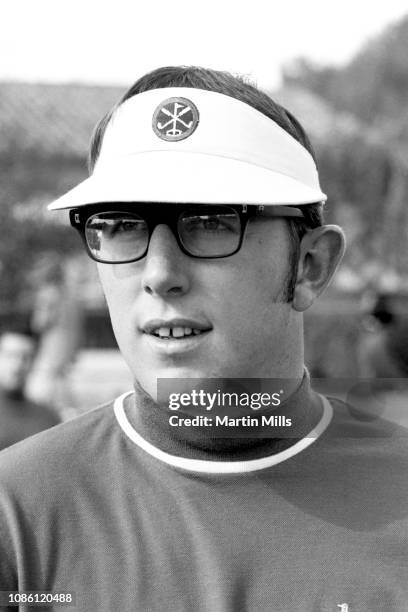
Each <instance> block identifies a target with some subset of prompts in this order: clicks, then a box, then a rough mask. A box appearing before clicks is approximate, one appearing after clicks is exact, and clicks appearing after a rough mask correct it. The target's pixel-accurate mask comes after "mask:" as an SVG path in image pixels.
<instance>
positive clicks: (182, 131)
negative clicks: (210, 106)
mask: <svg viewBox="0 0 408 612" xmlns="http://www.w3.org/2000/svg"><path fill="white" fill-rule="evenodd" d="M199 120H200V116H199V114H198V110H197V107H196V106H195V105H194V104H193V103H192V102H191V100H187V98H168V99H167V100H164V101H163V102H162V103H161V104H159V106H158V107H157V108H156V110H155V111H154V114H153V122H152V125H153V130H154V132H155V134H157V136H158V137H159V138H161V139H162V140H169V141H170V142H175V141H177V140H183V139H184V138H188V137H189V136H191V134H192V133H193V132H194V130H195V129H196V127H197V125H198V122H199Z"/></svg>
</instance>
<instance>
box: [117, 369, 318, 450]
mask: <svg viewBox="0 0 408 612" xmlns="http://www.w3.org/2000/svg"><path fill="white" fill-rule="evenodd" d="M124 410H125V413H126V417H127V419H128V421H129V423H130V424H131V426H132V427H133V428H134V429H135V430H136V432H138V434H139V435H140V436H142V437H143V438H144V439H145V440H146V441H147V442H149V443H150V444H152V445H154V446H155V447H156V448H158V449H160V450H162V451H164V452H166V453H169V454H171V455H174V456H178V457H185V458H188V459H203V460H212V461H245V460H251V459H258V458H261V457H264V456H267V455H273V454H275V453H279V452H282V451H284V450H286V449H288V448H289V447H291V446H292V445H294V444H296V443H297V442H299V440H301V439H302V438H304V437H306V436H307V435H308V433H309V432H310V431H312V430H313V429H314V428H315V427H316V426H317V425H318V423H319V421H320V419H321V418H322V414H323V406H322V402H321V398H320V397H319V395H317V394H316V393H315V392H313V391H312V389H311V387H310V378H309V375H308V372H307V371H306V370H305V374H304V377H303V379H302V381H301V383H300V385H299V387H298V388H297V389H296V391H295V392H294V393H292V395H291V396H290V397H289V398H288V399H287V400H286V401H285V402H283V403H282V404H281V405H280V406H279V407H278V408H276V407H272V408H268V409H264V410H258V411H257V413H256V416H258V417H259V416H260V415H265V416H266V417H268V416H270V415H281V416H282V417H286V418H290V419H291V422H292V426H291V427H290V428H289V429H284V428H280V429H275V430H274V432H275V431H276V437H273V438H271V437H268V438H260V437H251V436H250V434H248V433H247V431H245V432H244V433H245V435H246V436H247V437H234V438H219V437H214V436H213V434H212V428H210V427H190V428H186V427H182V428H181V427H172V426H171V425H170V423H169V416H171V413H169V410H168V409H166V408H163V407H161V406H159V405H158V404H156V403H155V402H154V401H153V400H152V398H151V397H150V396H149V395H148V394H147V393H146V392H145V391H144V390H143V389H142V388H141V387H140V385H138V384H136V385H135V392H134V394H132V395H130V396H128V397H127V398H126V400H125V403H124Z"/></svg>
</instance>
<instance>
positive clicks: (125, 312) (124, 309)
mask: <svg viewBox="0 0 408 612" xmlns="http://www.w3.org/2000/svg"><path fill="white" fill-rule="evenodd" d="M120 267H125V266H109V265H103V264H98V274H99V279H100V282H101V285H102V289H103V292H104V294H105V298H106V302H107V304H108V309H109V314H110V317H111V321H112V325H113V328H114V332H115V335H116V336H118V335H122V333H125V332H126V331H127V328H128V327H129V326H130V316H129V315H130V313H131V310H132V305H133V304H134V300H135V295H134V293H135V290H136V289H135V287H136V286H135V282H134V279H133V281H132V278H131V277H130V276H129V278H128V279H126V278H118V269H119V268H120ZM119 274H120V270H119Z"/></svg>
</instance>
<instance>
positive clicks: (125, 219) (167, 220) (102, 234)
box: [70, 202, 303, 264]
mask: <svg viewBox="0 0 408 612" xmlns="http://www.w3.org/2000/svg"><path fill="white" fill-rule="evenodd" d="M258 215H259V216H264V217H291V218H294V219H296V218H303V213H302V211H301V210H300V209H299V208H296V207H294V206H254V205H248V206H247V205H235V204H234V205H218V204H211V205H208V204H153V203H149V204H144V203H142V204H139V203H131V204H129V203H117V202H115V203H114V204H113V203H112V202H110V203H107V204H95V205H87V206H84V207H82V208H75V209H72V210H71V211H70V221H71V225H72V226H73V227H74V228H76V229H77V230H78V231H79V233H80V234H81V236H82V239H83V241H84V243H85V246H86V249H87V251H88V253H89V255H90V257H91V258H92V259H94V260H95V261H98V262H100V263H110V264H120V263H131V262H134V261H138V260H139V259H142V258H143V257H145V255H146V253H147V250H148V248H149V242H150V238H151V235H152V233H153V230H154V229H155V227H156V226H157V225H159V224H165V225H168V226H169V227H170V229H171V230H172V232H173V234H174V236H175V238H176V240H177V243H178V245H179V247H180V249H181V250H182V251H183V253H185V254H187V255H189V256H190V257H197V258H200V259H218V258H222V257H230V256H231V255H234V254H235V253H237V252H238V251H239V249H240V248H241V245H242V241H243V239H244V234H245V229H246V226H247V224H248V221H249V219H251V218H253V217H255V216H258Z"/></svg>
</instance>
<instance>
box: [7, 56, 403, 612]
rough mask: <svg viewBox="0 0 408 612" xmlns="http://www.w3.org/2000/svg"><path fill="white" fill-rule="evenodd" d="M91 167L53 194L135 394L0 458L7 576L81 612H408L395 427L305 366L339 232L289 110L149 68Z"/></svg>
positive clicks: (214, 77) (201, 75) (107, 121)
mask: <svg viewBox="0 0 408 612" xmlns="http://www.w3.org/2000/svg"><path fill="white" fill-rule="evenodd" d="M90 161H91V169H92V170H93V174H92V175H91V177H90V178H89V179H87V180H86V181H85V182H84V183H82V184H81V185H79V186H78V187H76V188H75V189H73V190H72V191H71V192H69V193H68V194H66V195H65V196H63V197H62V198H61V199H59V200H57V201H56V202H55V203H54V204H53V205H52V207H51V208H53V209H59V208H68V209H71V210H70V218H71V223H72V225H73V226H74V227H76V228H77V229H78V230H79V232H80V234H81V236H82V238H83V240H84V242H85V246H86V249H87V251H88V253H89V254H90V256H91V257H92V258H94V259H95V260H96V261H97V266H98V270H99V274H100V278H101V282H102V285H103V289H104V291H105V295H106V299H107V302H108V306H109V310H110V315H111V319H112V323H113V327H114V331H115V334H116V338H117V340H118V343H119V347H120V349H121V352H122V354H123V355H124V357H125V359H126V361H127V363H128V365H129V367H130V369H131V371H132V373H133V375H134V379H135V389H134V392H129V393H128V394H125V395H124V396H122V397H120V398H118V399H117V400H116V401H115V403H114V406H113V407H112V406H111V405H108V406H105V407H102V408H99V409H97V410H94V411H92V412H89V413H88V414H86V415H84V416H82V417H80V418H78V419H74V420H73V421H71V422H69V423H66V424H64V425H63V426H61V427H60V428H59V429H58V430H57V431H55V433H54V432H53V433H50V434H46V433H45V434H40V435H39V436H38V437H37V438H36V439H34V440H31V441H29V442H28V443H26V444H25V445H24V446H21V447H20V448H19V449H16V450H15V451H9V452H8V453H7V454H3V456H0V482H1V483H2V492H1V498H0V499H1V505H2V509H1V514H0V516H1V519H0V521H1V522H0V532H1V534H2V535H1V538H0V547H2V551H0V584H1V585H2V589H3V590H12V589H14V590H17V589H19V590H20V591H28V590H30V589H31V590H34V589H35V590H37V591H40V590H48V591H53V592H54V593H55V592H59V593H61V592H62V593H66V592H74V593H75V596H76V603H75V605H76V609H78V610H87V611H89V610H121V611H127V610H157V611H159V610H160V611H161V610H172V611H178V612H180V611H181V610H183V611H192V610H194V611H195V610H197V611H204V610H205V611H209V610H211V611H212V612H213V611H225V610H231V611H235V610H256V611H260V610H262V611H263V610H274V611H279V612H281V611H288V612H294V611H309V610H310V611H313V612H315V611H317V610H339V609H341V610H343V611H345V610H350V611H354V610H359V611H360V610H367V611H368V610H369V611H370V612H373V611H374V610H378V611H380V610H381V611H382V612H383V611H384V610H387V611H392V610H404V609H406V601H407V598H408V590H407V571H406V568H407V565H406V552H407V550H406V548H407V541H408V540H407V519H406V515H407V503H406V502H407V497H408V494H407V490H408V489H407V486H406V484H407V474H408V471H407V467H408V466H407V457H406V452H405V451H406V437H405V438H402V437H401V435H400V436H398V435H396V433H399V432H398V431H396V428H395V430H394V428H393V427H394V426H391V425H389V424H388V425H383V424H382V423H381V422H374V423H371V422H370V423H369V424H367V423H362V422H361V421H357V420H355V421H354V420H353V419H352V418H351V417H350V415H349V413H348V411H347V407H345V406H344V405H342V404H340V403H339V402H336V401H331V402H329V401H328V400H327V399H326V398H323V397H321V396H319V395H317V394H316V393H314V392H313V391H312V389H311V388H310V382H309V378H308V375H307V372H306V373H305V371H304V363H303V329H302V313H303V312H304V311H305V310H306V309H307V308H309V307H310V306H311V305H312V303H313V301H314V299H315V298H316V297H317V296H318V295H319V294H320V293H321V292H322V291H323V290H324V288H325V287H326V286H327V284H328V283H329V281H330V279H331V277H332V275H333V273H334V271H335V269H336V266H337V264H338V262H339V261H340V258H341V256H342V253H343V246H344V239H343V234H342V232H341V230H340V229H339V228H338V227H336V226H329V225H323V222H322V210H321V209H322V202H324V201H325V199H326V196H325V195H324V193H322V191H321V189H320V185H319V181H318V175H317V171H316V166H315V162H314V160H313V152H312V149H311V145H310V143H309V141H308V139H307V137H306V135H305V134H304V132H303V129H302V128H301V127H300V125H299V123H298V122H297V121H296V120H295V119H294V118H293V117H292V116H291V115H290V113H288V112H287V111H285V110H284V109H283V108H282V107H280V106H279V105H277V104H276V103H275V102H274V101H273V100H271V99H270V98H269V97H268V96H267V95H266V94H264V93H262V92H260V91H259V90H257V89H256V88H255V87H253V86H251V85H248V84H247V83H245V82H243V81H241V80H240V79H237V78H235V77H232V76H231V75H228V74H226V73H222V72H217V71H212V70H205V69H200V68H183V67H181V68H162V69H159V70H156V71H154V72H152V73H150V74H148V75H146V76H145V77H142V78H141V79H140V80H139V81H137V82H136V83H135V84H134V85H133V87H131V88H130V90H129V91H128V92H127V93H126V94H125V96H124V98H123V99H122V100H121V102H120V103H119V104H118V105H117V106H116V107H115V109H113V111H112V112H110V113H109V114H108V115H107V117H105V118H104V119H103V120H102V121H101V123H100V124H99V126H98V128H97V130H96V132H95V135H94V138H93V143H92V147H91V160H90ZM168 379H170V380H174V381H176V382H177V383H178V384H179V389H181V392H178V393H173V392H172V393H170V394H168V397H167V400H170V401H168V402H167V404H166V393H165V392H163V387H161V386H160V385H161V384H162V383H163V380H164V381H165V382H164V383H163V384H164V391H166V389H167V390H168V387H166V384H167V383H166V380H168ZM191 380H193V382H192V383H191V382H189V381H191ZM214 381H215V382H214ZM217 381H218V382H219V388H218V387H217V384H218V382H217ZM230 381H233V382H234V381H235V382H236V387H234V389H235V391H234V393H236V395H235V396H234V397H233V401H232V406H231V409H230V410H229V414H228V415H227V421H225V420H224V415H221V414H218V413H216V409H217V410H218V409H219V411H220V413H221V412H223V410H224V406H223V405H222V401H221V400H220V398H222V400H223V399H224V397H227V396H228V397H230V398H231V397H232V396H233V393H230V394H229V395H228V394H227V393H225V394H224V391H225V390H226V389H228V388H229V387H228V384H229V382H230ZM248 381H249V382H248ZM251 381H252V383H251ZM214 384H215V386H216V392H215V394H214V393H212V394H211V393H210V392H209V391H208V387H209V388H210V389H211V388H214ZM257 385H259V389H261V388H262V389H264V388H268V389H270V388H272V389H274V393H272V394H270V398H271V402H270V404H269V405H267V406H264V405H263V406H262V407H260V405H259V402H258V400H259V399H260V396H261V395H262V397H263V395H265V396H266V397H268V394H267V393H265V394H259V393H258V394H256V393H255V392H254V389H255V391H256V390H259V389H257ZM239 388H241V389H243V390H244V392H243V393H237V392H236V389H239ZM248 388H249V389H250V392H251V393H245V390H247V389H248ZM205 389H207V390H205ZM193 392H195V393H196V396H193ZM201 392H202V394H201ZM163 393H164V395H163ZM206 393H208V395H206ZM197 394H198V397H199V398H200V401H201V404H200V403H199V405H198V406H197V405H195V406H194V411H192V412H189V408H188V407H185V406H186V405H187V404H188V398H189V397H190V399H191V400H193V399H194V397H195V398H197ZM245 396H246V397H247V399H248V397H250V401H251V402H252V400H254V399H255V400H256V401H257V402H258V403H255V402H254V403H253V404H248V403H247V404H245V403H243V404H241V397H245ZM208 398H212V399H211V402H212V406H213V408H211V406H210V405H209V404H208V403H206V401H207V400H208ZM214 398H215V399H217V398H218V399H217V406H215V399H214ZM218 400H219V401H218ZM174 402H175V403H174ZM234 402H235V403H234ZM177 403H178V404H179V405H180V406H181V407H182V408H183V411H181V410H178V408H177ZM276 403H277V404H278V406H276ZM190 404H193V401H191V402H190ZM245 406H246V407H245ZM211 410H214V411H213V412H212V411H211ZM227 412H228V411H227ZM231 414H237V415H240V416H239V417H238V418H236V419H234V418H233V417H231ZM255 414H256V415H257V418H254V415H255ZM186 415H187V416H186ZM193 415H194V416H193ZM208 415H211V417H210V416H208ZM188 416H190V417H191V418H190V423H188ZM204 416H207V417H208V421H205V420H204ZM195 417H203V418H201V419H200V418H198V421H195V423H197V424H196V425H192V422H193V419H194V418H195ZM262 417H263V418H264V419H265V422H266V423H267V424H266V425H265V424H264V423H263V419H262ZM275 418H276V419H277V420H276V423H277V426H276V428H275V425H274V424H275V421H274V420H273V419H275ZM183 419H184V422H185V425H184V426H183V422H182V421H183ZM210 419H212V420H210ZM258 419H259V420H258ZM219 420H221V422H222V423H223V424H220V425H219V428H218V431H217V427H218V425H216V423H218V422H219ZM231 421H232V424H231V426H230V422H231ZM254 421H255V423H254ZM248 422H249V426H248V428H247V423H248ZM271 423H272V425H271ZM290 424H291V426H290ZM229 427H230V429H228V428H229ZM367 427H369V428H370V429H369V430H367ZM231 430H232V434H231V433H229V432H231ZM13 469H14V474H15V473H16V472H17V473H18V474H19V479H18V481H17V482H16V481H15V479H13ZM28 482H31V487H30V488H28V487H27V483H28Z"/></svg>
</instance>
